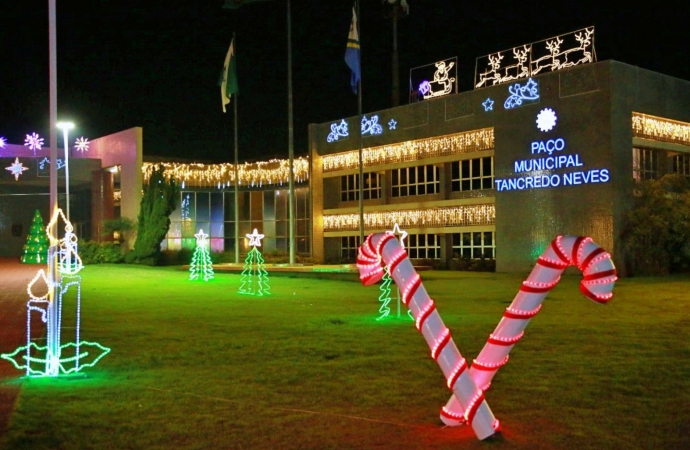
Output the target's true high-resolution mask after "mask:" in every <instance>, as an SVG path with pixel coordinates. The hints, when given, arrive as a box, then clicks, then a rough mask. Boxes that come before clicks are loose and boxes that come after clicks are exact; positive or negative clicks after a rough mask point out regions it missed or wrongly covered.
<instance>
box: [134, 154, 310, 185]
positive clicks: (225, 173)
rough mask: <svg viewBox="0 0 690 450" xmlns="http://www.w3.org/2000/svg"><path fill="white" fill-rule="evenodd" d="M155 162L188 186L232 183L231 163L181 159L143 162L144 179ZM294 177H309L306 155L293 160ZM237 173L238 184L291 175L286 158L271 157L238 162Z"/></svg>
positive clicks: (261, 182)
mask: <svg viewBox="0 0 690 450" xmlns="http://www.w3.org/2000/svg"><path fill="white" fill-rule="evenodd" d="M157 166H162V167H163V168H164V169H165V175H166V176H168V177H172V178H173V179H174V180H176V181H178V182H180V183H181V182H184V183H185V184H186V186H187V187H191V186H197V187H207V186H213V187H216V186H219V185H220V186H221V187H222V186H234V184H235V167H234V165H233V164H229V163H224V164H200V163H193V164H182V163H144V164H143V165H142V166H141V170H142V171H143V173H144V181H145V182H148V180H149V178H150V177H151V173H152V172H153V170H154V169H155V168H156V167H157ZM294 174H295V181H296V182H298V183H300V182H302V181H306V180H307V179H309V159H308V158H304V157H300V158H295V160H294ZM237 175H238V177H239V179H240V185H241V186H250V187H261V186H263V185H265V184H278V185H282V184H287V183H288V181H289V177H290V163H289V160H287V159H271V160H269V161H259V162H255V163H244V164H240V165H239V167H238V168H237Z"/></svg>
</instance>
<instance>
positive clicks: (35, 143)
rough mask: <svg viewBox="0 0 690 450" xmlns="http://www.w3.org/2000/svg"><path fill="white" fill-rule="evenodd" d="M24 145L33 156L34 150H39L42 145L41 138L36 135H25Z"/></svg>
mask: <svg viewBox="0 0 690 450" xmlns="http://www.w3.org/2000/svg"><path fill="white" fill-rule="evenodd" d="M24 145H25V146H27V147H29V148H30V149H31V150H33V152H34V155H35V154H36V150H40V149H41V146H42V145H43V138H42V137H39V136H38V134H36V133H31V134H27V135H26V139H24Z"/></svg>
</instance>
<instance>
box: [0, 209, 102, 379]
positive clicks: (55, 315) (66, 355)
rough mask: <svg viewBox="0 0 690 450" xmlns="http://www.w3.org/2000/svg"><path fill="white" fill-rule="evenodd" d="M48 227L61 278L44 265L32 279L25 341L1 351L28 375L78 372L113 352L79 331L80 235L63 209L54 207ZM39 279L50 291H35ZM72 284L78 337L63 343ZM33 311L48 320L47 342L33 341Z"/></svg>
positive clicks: (53, 260) (53, 258)
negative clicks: (58, 232) (56, 228)
mask: <svg viewBox="0 0 690 450" xmlns="http://www.w3.org/2000/svg"><path fill="white" fill-rule="evenodd" d="M59 218H62V220H63V221H64V222H65V237H64V238H63V239H57V238H56V237H55V236H53V235H52V234H51V233H50V230H51V228H52V226H53V225H54V224H55V223H56V222H57V221H58V219H59ZM46 231H47V234H48V238H49V239H50V249H49V250H48V261H49V263H50V264H55V267H56V271H57V273H59V276H58V277H57V278H58V279H57V280H54V279H52V278H51V277H52V276H51V275H50V273H51V270H50V269H49V270H48V275H46V272H45V271H44V270H43V269H41V270H39V271H38V272H37V273H36V276H35V277H34V278H33V279H32V280H31V281H30V282H29V285H28V287H27V293H28V294H29V297H30V299H29V301H28V302H27V304H26V345H25V346H22V347H19V348H18V349H16V350H15V351H14V352H12V353H3V354H2V355H0V357H1V358H2V359H5V360H7V361H10V362H11V363H12V364H14V366H15V367H16V368H17V369H20V370H21V369H26V376H28V377H58V376H61V375H69V374H75V373H78V372H80V371H81V370H83V369H85V368H87V367H93V366H94V365H96V363H98V361H100V360H101V358H103V357H104V356H105V355H107V354H108V353H110V349H109V348H108V347H104V346H102V345H101V344H99V343H98V342H88V341H82V340H81V336H80V334H79V333H80V324H81V277H80V276H79V275H77V274H78V273H79V271H80V270H81V269H82V268H83V265H82V262H81V258H79V254H78V252H77V236H76V235H75V234H74V233H73V232H72V231H73V227H72V224H71V223H70V222H69V220H67V218H65V216H64V214H63V213H62V210H61V209H56V210H55V213H54V214H53V218H52V219H51V221H50V223H49V224H48V226H47V227H46ZM50 264H49V267H50ZM39 279H42V280H43V282H44V283H45V285H46V286H47V287H48V291H47V292H46V293H45V294H43V295H36V294H34V292H33V287H34V284H36V282H37V281H39ZM72 288H73V289H75V291H76V305H75V306H76V316H75V324H74V330H75V341H74V342H68V343H66V344H62V342H61V338H62V335H63V333H62V324H61V322H62V305H63V302H64V299H65V294H67V293H68V292H69V290H70V289H72ZM51 294H52V295H51ZM32 312H33V313H38V314H39V317H40V319H41V321H42V322H43V323H45V324H46V345H45V346H41V345H38V344H36V343H35V342H32V341H31V319H32Z"/></svg>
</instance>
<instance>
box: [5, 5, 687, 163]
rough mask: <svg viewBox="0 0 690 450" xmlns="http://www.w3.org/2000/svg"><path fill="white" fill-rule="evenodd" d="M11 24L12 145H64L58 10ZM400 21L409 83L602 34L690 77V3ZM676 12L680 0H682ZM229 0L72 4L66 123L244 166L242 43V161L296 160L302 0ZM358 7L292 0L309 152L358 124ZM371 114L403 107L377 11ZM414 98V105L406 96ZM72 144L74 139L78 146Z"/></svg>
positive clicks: (422, 15) (365, 12)
mask: <svg viewBox="0 0 690 450" xmlns="http://www.w3.org/2000/svg"><path fill="white" fill-rule="evenodd" d="M5 3H9V5H5V6H3V9H2V16H1V17H2V24H1V25H0V54H1V55H2V65H1V66H0V74H1V75H0V77H1V78H0V82H2V94H1V97H2V100H1V101H0V136H4V137H6V138H7V140H8V142H10V143H13V144H22V143H23V141H24V136H25V135H26V134H27V133H31V132H34V131H36V132H38V133H39V134H41V135H42V136H43V137H44V138H45V139H46V144H48V140H49V139H48V114H49V104H48V88H49V85H48V83H49V79H48V1H47V0H24V1H15V2H5ZM408 3H409V4H410V8H411V14H410V15H409V16H408V17H406V18H404V19H402V20H401V22H399V26H398V31H399V38H398V39H399V50H400V83H401V86H402V89H403V90H404V91H405V92H406V91H407V79H408V75H409V69H410V68H413V67H418V66H422V65H426V64H431V63H433V62H434V61H437V60H440V59H444V58H449V57H453V56H457V58H458V80H459V86H460V91H466V90H471V89H472V85H473V77H474V68H475V59H476V58H477V57H479V56H483V55H486V54H488V53H493V52H496V51H499V50H505V49H507V48H510V47H513V46H516V45H520V44H527V43H530V42H534V41H539V40H542V39H545V38H549V37H552V36H555V35H558V34H563V33H566V32H569V31H574V30H576V29H579V28H583V27H585V26H590V25H594V26H595V27H596V33H595V49H596V53H597V57H598V60H599V61H604V60H608V59H615V60H618V61H621V62H625V63H628V64H631V65H636V66H640V67H643V68H646V69H650V70H654V71H658V72H662V73H665V74H668V75H672V76H676V77H679V78H683V79H686V80H690V64H689V63H688V61H687V60H688V55H690V39H688V33H687V31H686V30H687V27H688V24H689V23H690V20H689V19H690V14H688V12H687V11H688V10H687V7H686V6H682V7H681V6H679V7H672V6H665V5H664V2H654V3H649V4H647V6H646V7H645V8H644V9H637V8H635V7H634V6H633V2H628V3H627V5H628V6H625V7H624V9H621V8H619V7H614V6H612V4H611V3H612V2H604V1H600V2H594V1H590V0H587V1H582V2H550V3H549V2H544V1H540V2H536V1H522V2H503V1H491V2H489V1H474V2H466V1H459V0H408ZM669 3H670V2H669ZM222 4H223V0H205V1H201V0H197V1H193V0H189V1H174V0H166V1H162V0H91V1H89V2H84V1H75V0H57V55H58V117H59V118H69V119H70V120H72V121H74V122H75V123H76V124H77V130H75V131H74V133H75V134H76V135H77V136H81V135H83V136H86V137H88V138H91V139H93V138H95V137H98V136H103V135H106V134H109V133H113V132H117V131H120V130H124V129H127V128H130V127H134V126H141V127H143V129H144V153H145V156H174V157H187V158H191V159H197V160H205V161H212V162H220V161H229V160H231V158H232V156H231V155H232V148H233V140H232V136H233V134H232V122H233V114H232V109H230V110H229V111H228V113H226V114H223V113H222V110H221V103H220V90H219V87H218V85H217V82H218V76H219V74H220V70H221V68H222V65H223V60H224V58H225V53H226V52H227V48H228V45H229V44H230V40H231V37H232V33H233V32H235V33H236V53H237V58H238V78H239V85H240V92H241V95H240V99H239V103H238V105H239V133H240V134H239V148H240V159H241V160H244V159H246V160H256V159H267V158H271V157H287V148H288V130H287V123H288V119H287V42H286V35H287V27H286V1H285V0H272V1H266V2H256V3H251V4H247V5H245V6H243V7H241V8H240V9H238V10H228V9H223V8H222ZM351 8H352V0H320V1H319V0H292V31H293V96H294V124H295V128H294V130H295V134H294V136H295V153H296V154H297V155H300V154H306V145H307V125H308V124H309V123H321V122H328V121H332V120H337V119H340V118H342V117H346V116H351V115H355V114H356V113H357V97H356V96H355V95H354V94H352V92H351V90H350V86H349V77H350V72H349V69H348V68H347V66H346V65H345V63H344V61H343V55H344V51H345V42H346V40H347V32H348V29H349V25H350V21H351V12H350V11H351ZM361 11H362V12H361V14H362V17H361V27H362V31H361V42H362V66H363V77H362V79H363V94H364V112H368V111H375V110H380V109H385V108H388V107H390V106H391V94H390V84H391V82H390V79H391V76H390V66H391V63H390V50H391V42H392V37H391V36H392V32H391V22H390V21H389V20H386V19H384V18H383V17H382V12H383V9H382V5H381V1H380V0H362V4H361ZM402 98H403V101H405V100H406V94H402ZM70 140H72V139H70Z"/></svg>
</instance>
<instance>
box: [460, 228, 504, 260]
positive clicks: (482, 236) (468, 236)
mask: <svg viewBox="0 0 690 450" xmlns="http://www.w3.org/2000/svg"><path fill="white" fill-rule="evenodd" d="M495 256H496V233H495V232H494V231H472V232H468V233H453V258H462V259H481V258H484V259H494V258H495Z"/></svg>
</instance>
